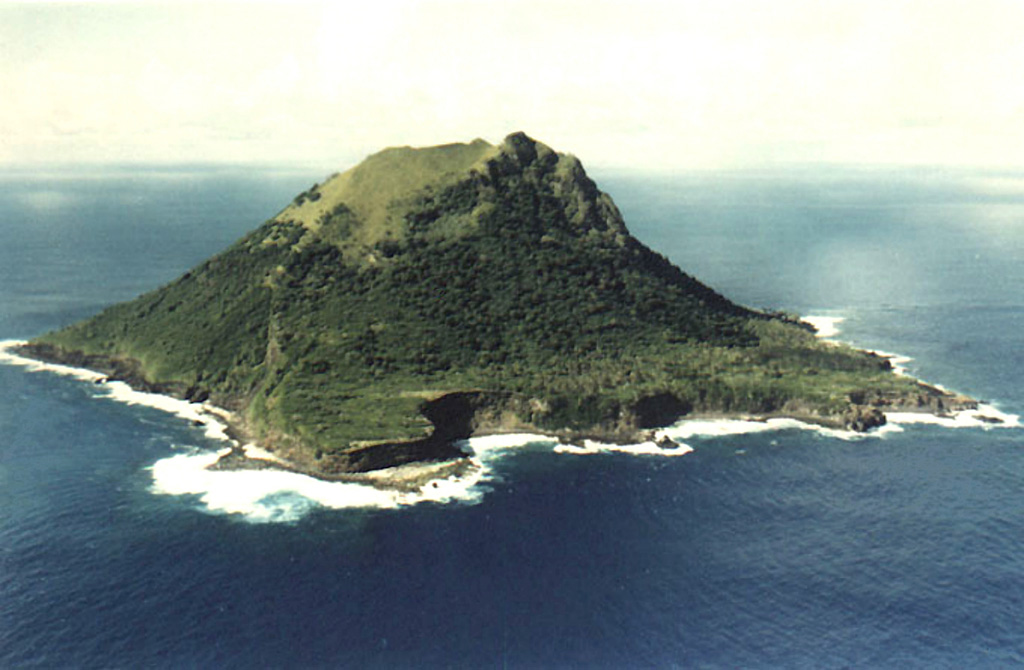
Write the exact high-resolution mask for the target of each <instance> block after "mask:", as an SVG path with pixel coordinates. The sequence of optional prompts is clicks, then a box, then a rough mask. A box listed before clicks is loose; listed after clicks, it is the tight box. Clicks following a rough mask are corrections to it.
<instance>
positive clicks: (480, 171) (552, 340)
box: [40, 137, 914, 468]
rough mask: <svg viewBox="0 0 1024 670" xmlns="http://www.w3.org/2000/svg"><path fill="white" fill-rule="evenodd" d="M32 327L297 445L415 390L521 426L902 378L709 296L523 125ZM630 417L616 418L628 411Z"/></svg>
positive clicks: (399, 421) (805, 403) (846, 393)
mask: <svg viewBox="0 0 1024 670" xmlns="http://www.w3.org/2000/svg"><path fill="white" fill-rule="evenodd" d="M40 341H42V342H46V343H49V344H54V345H57V346H60V347H62V348H64V349H66V350H79V351H85V352H89V353H99V354H105V355H109V356H119V357H127V358H132V359H136V360H138V361H140V362H141V364H142V369H143V371H144V372H145V374H146V376H147V378H148V379H149V380H150V381H153V382H157V383H164V384H171V385H172V386H174V387H176V388H177V389H178V390H179V391H184V390H185V389H188V388H197V389H200V390H204V391H208V392H210V393H211V395H212V397H213V398H214V400H216V401H218V402H220V403H222V404H225V405H227V406H230V407H234V408H237V409H243V410H244V412H245V414H246V416H247V418H248V420H249V422H250V425H251V426H252V427H253V429H254V430H255V431H256V432H257V433H260V434H262V435H263V436H264V437H265V438H266V439H268V440H269V441H270V442H272V443H275V444H277V446H278V447H279V448H281V449H282V450H283V451H284V452H285V453H290V454H291V455H292V456H293V457H294V458H296V459H297V460H304V459H305V460H309V459H311V458H313V457H314V456H315V457H316V458H320V457H322V456H327V457H328V458H327V460H328V461H330V457H331V456H332V455H337V456H339V457H340V460H339V461H338V462H337V463H336V467H339V468H344V467H345V465H344V463H345V461H344V456H343V455H344V454H345V453H346V452H348V451H350V450H352V449H353V448H355V447H358V446H359V445H361V444H364V443H367V442H375V441H382V440H395V439H409V438H414V437H419V436H423V435H425V434H426V433H427V432H428V430H429V428H430V425H429V423H428V422H427V421H426V420H425V419H424V418H423V416H422V415H421V413H420V411H419V410H420V408H421V406H422V404H423V402H424V400H427V399H432V398H436V397H438V396H441V395H443V394H444V393H447V392H451V391H457V390H484V391H494V392H498V391H500V392H502V393H511V394H513V395H514V396H516V397H520V398H523V399H530V400H532V401H533V402H524V403H520V404H519V405H517V407H518V409H517V410H516V411H517V412H518V414H519V416H518V417H517V418H518V419H519V420H520V421H522V422H527V423H530V424H532V425H535V426H537V427H539V428H548V429H555V428H560V427H571V428H576V429H580V430H587V429H592V428H595V427H598V426H601V427H603V428H605V429H608V428H609V427H612V426H614V425H616V424H620V425H627V427H630V426H631V427H635V425H636V423H637V421H636V419H635V417H632V414H631V413H632V412H633V410H634V409H635V408H637V407H638V406H641V405H642V403H643V402H644V399H645V398H650V397H657V396H665V395H666V394H668V395H671V396H672V397H673V398H674V399H675V402H676V404H677V406H678V408H682V409H696V410H715V411H748V412H772V411H784V410H787V409H789V410H791V411H796V410H799V411H801V412H805V411H816V412H820V413H822V414H826V415H829V414H836V413H839V412H842V411H843V410H844V409H846V408H848V407H849V405H850V396H851V394H856V393H861V392H866V391H874V392H876V393H883V394H887V395H893V396H897V395H900V394H907V393H911V392H913V391H914V383H913V382H912V381H909V380H905V379H901V378H898V377H895V376H894V375H892V374H890V373H888V372H887V371H886V370H885V368H884V366H883V365H882V364H881V362H880V361H879V360H878V359H877V358H875V357H872V356H868V355H866V354H864V353H862V352H857V351H854V350H852V349H849V348H845V347H835V346H831V345H826V344H823V343H820V342H818V341H817V340H815V338H814V337H813V335H812V334H811V333H809V332H808V331H806V330H805V329H803V328H801V327H798V326H796V325H794V324H792V323H787V322H785V321H783V320H779V319H773V318H768V317H766V316H764V315H760V314H756V313H753V312H749V311H748V310H745V309H743V308H741V307H738V306H736V305H734V304H733V303H731V302H729V301H727V300H725V299H724V298H722V297H721V296H719V295H717V294H716V293H714V292H713V291H711V290H710V289H708V288H707V287H705V286H703V285H702V284H700V283H699V282H697V281H695V280H693V279H692V278H690V277H688V276H687V275H685V274H684V273H682V272H681V271H680V270H678V269H677V268H675V267H674V266H672V265H671V264H670V263H669V262H668V261H667V260H665V259H664V258H662V257H660V256H658V255H657V254H655V253H653V252H652V251H650V250H649V249H647V248H646V247H644V246H643V245H641V244H640V243H638V242H636V241H635V240H634V239H633V238H631V237H630V236H629V235H628V233H627V232H626V230H625V227H624V226H623V224H622V222H621V219H620V218H619V217H618V212H617V210H615V208H614V205H612V204H611V201H610V200H609V199H608V198H607V196H605V195H604V194H602V193H600V192H599V191H597V189H596V188H595V187H594V185H593V183H592V182H590V181H589V179H587V178H586V176H585V175H584V174H583V171H582V168H580V167H579V163H578V161H575V159H573V158H572V157H568V156H560V155H557V154H554V153H553V152H551V151H550V150H549V149H547V148H546V147H544V146H543V145H540V144H536V145H535V144H533V143H532V141H529V140H528V139H526V138H523V137H512V138H510V139H509V140H507V141H506V144H505V145H502V146H501V147H492V146H490V145H488V144H486V143H483V142H475V143H473V144H469V145H449V146H446V147H439V148H434V149H428V150H412V149H393V150H388V151H385V152H382V153H381V154H378V155H376V156H374V157H371V158H370V159H368V160H367V161H366V162H365V163H364V164H362V165H361V166H359V167H358V168H355V169H353V170H350V171H349V172H347V173H345V174H343V175H339V176H336V177H334V178H332V179H331V180H329V181H328V182H326V183H325V184H324V185H323V186H320V187H317V188H314V189H311V190H310V191H307V192H306V193H305V194H302V195H300V196H299V197H298V198H296V201H295V203H293V205H291V206H289V207H288V208H287V209H285V210H284V211H283V212H282V213H281V214H280V215H279V216H277V217H276V218H275V219H273V220H271V221H269V222H267V223H266V224H264V225H263V226H261V227H260V228H258V229H257V230H255V231H253V232H252V233H251V234H249V235H248V236H246V237H245V238H243V239H242V240H241V241H239V243H237V244H236V245H234V246H233V247H231V248H230V249H228V250H227V251H225V252H224V253H222V254H220V255H218V256H216V257H214V258H212V259H210V260H209V261H207V262H206V263H204V264H202V265H200V266H199V267H197V268H195V269H194V270H193V271H192V272H190V273H187V274H186V275H185V276H183V277H182V278H180V279H178V280H176V281H175V282H172V283H171V284H169V285H168V286H165V287H163V288H161V289H158V290H156V291H154V292H152V293H149V294H147V295H144V296H142V297H140V298H138V299H136V300H135V301H132V302H129V303H124V304H121V305H116V306H114V307H111V308H110V309H108V310H106V311H105V312H103V313H101V314H100V315H98V316H97V317H95V318H93V319H90V320H87V321H85V322H82V323H79V324H75V325H73V326H71V327H69V328H67V329H64V330H62V331H59V332H56V333H51V334H48V335H46V336H44V337H42V338H40ZM631 417H632V418H631Z"/></svg>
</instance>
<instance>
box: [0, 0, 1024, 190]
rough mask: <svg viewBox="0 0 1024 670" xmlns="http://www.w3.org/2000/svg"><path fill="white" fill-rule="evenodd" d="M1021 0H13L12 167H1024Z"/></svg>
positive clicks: (4, 91)
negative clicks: (557, 154) (408, 155)
mask: <svg viewBox="0 0 1024 670" xmlns="http://www.w3.org/2000/svg"><path fill="white" fill-rule="evenodd" d="M1022 35H1024V2H1020V1H1019V0H970V1H967V0H963V1H957V2H953V1H950V0H902V1H901V0H881V1H880V0H852V1H846V0H807V1H805V0H715V1H714V2H710V1H707V0H699V1H697V0H694V1H690V0H673V1H665V2H661V1H644V0H632V1H630V2H606V1H602V0H585V1H576V0H543V1H534V0H404V1H400V0H394V1H391V0H374V1H373V2H370V1H368V0H359V1H358V2H344V1H342V2H325V3H316V2H290V3H283V2H276V3H250V2H220V3H218V2H202V3H174V2H162V3H158V2H122V3H115V4H108V3H98V2H79V3H50V2H32V3H16V2H9V1H6V0H0V96H2V100H3V102H2V103H0V165H8V166H10V165H35V164H98V163H161V164H163V163H167V164H170V163H232V164H237V163H242V164H278V165H282V166H297V167H298V166H307V167H309V166H317V167H320V166H323V167H324V168H332V169H341V168H344V167H347V166H348V165H349V164H351V163H353V162H355V161H357V160H359V159H361V158H362V157H363V156H365V155H367V154H369V153H372V152H374V151H377V150H379V149H381V148H384V147H387V146H401V145H412V146H425V145H434V144H442V143H447V142H458V141H469V140H472V139H474V138H477V137H482V138H484V139H486V140H488V141H491V142H497V141H500V140H501V139H502V138H503V137H504V136H505V135H507V134H508V133H510V132H513V131H516V130H523V131H525V132H527V133H528V134H530V135H531V136H533V137H535V138H537V139H539V140H541V141H543V142H545V143H547V144H549V145H550V146H552V147H554V148H555V149H557V150H559V151H565V152H570V153H574V154H576V155H577V156H579V157H580V158H581V159H583V161H584V163H585V164H588V165H600V166H604V167H615V168H627V169H629V168H632V169H641V168H649V169H660V170H701V169H722V168H742V167H763V166H773V165H779V164H787V165H788V164H820V163H828V164H855V165H911V166H916V165H922V166H925V165H927V166H989V167H993V166H995V167H1020V166H1022V165H1024V77H1022V76H1021V74H1020V73H1021V70H1022V66H1024V38H1022Z"/></svg>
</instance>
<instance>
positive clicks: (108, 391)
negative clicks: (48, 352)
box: [0, 340, 231, 440]
mask: <svg viewBox="0 0 1024 670" xmlns="http://www.w3.org/2000/svg"><path fill="white" fill-rule="evenodd" d="M24 344H26V342H24V341H22V340H2V341H0V363H7V364H9V365H17V366H19V367H23V368H25V369H26V370H28V371H29V372H51V373H54V374H58V375H61V376H64V377H71V378H72V379H77V380H79V381H84V382H89V383H91V384H93V386H94V388H95V389H96V390H97V395H98V396H99V397H106V398H110V399H111V400H115V401H118V402H122V403H125V404H126V405H138V406H142V407H152V408H153V409H158V410H160V411H163V412H167V413H169V414H173V415H175V416H177V417H179V418H182V419H185V420H186V421H189V422H191V423H193V424H195V425H202V426H203V428H204V430H203V432H204V433H205V435H206V436H207V437H209V438H210V439H213V440H227V439H228V435H227V425H226V423H225V421H228V420H230V417H231V413H230V412H228V411H227V410H224V409H222V408H220V407H216V406H214V405H210V404H208V403H193V402H189V401H187V400H179V399H177V398H172V397H170V396H166V395H160V394H158V393H146V392H144V391H136V390H134V389H132V388H131V387H130V386H128V384H126V383H124V382H119V381H107V377H106V375H104V374H103V373H101V372H96V371H95V370H88V369H86V368H76V367H72V366H70V365H60V364H58V363H45V362H43V361H37V360H35V359H33V358H27V357H25V356H21V355H19V354H17V353H15V351H14V349H15V348H16V347H18V346H21V345H24Z"/></svg>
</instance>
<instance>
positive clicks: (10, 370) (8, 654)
mask: <svg viewBox="0 0 1024 670" xmlns="http://www.w3.org/2000/svg"><path fill="white" fill-rule="evenodd" d="M324 176H325V175H323V174H318V173H308V174H307V173H302V172H295V171H280V170H278V171H275V170H270V169H241V168H239V169H234V168H221V169H212V168H204V167H201V166H182V167H177V168H173V169H168V168H151V169H139V168H131V169H128V168H110V169H103V170H91V171H74V170H63V171H60V170H58V171H49V172H40V171H15V170H8V171H6V172H3V173H0V234H2V238H3V241H4V242H3V244H2V245H0V340H11V339H24V338H29V337H32V336H34V335H37V334H40V333H43V332H45V331H47V330H49V329H53V328H57V327H60V326H62V325H64V324H67V323H71V322H73V321H75V320H77V319H80V318H83V317H85V316H88V315H90V314H92V313H94V312H96V311H98V310H99V309H101V308H102V307H103V306H105V305H107V304H110V303H112V302H116V301H120V300H124V299H128V298H132V297H134V296H135V295H138V294H139V293H141V292H144V291H146V290H149V289H152V288H155V287H156V286H158V285H160V284H162V283H164V282H167V281H170V280H171V279H173V278H175V277H176V276H177V275H179V274H181V273H182V272H184V271H185V270H187V269H188V268H190V267H192V266H193V265H195V264H197V263H198V262H200V261H201V260H203V259H204V258H206V257H208V256H209V255H211V254H213V253H215V252H217V251H219V250H220V249H223V248H224V247H226V246H227V245H228V244H230V243H231V242H232V241H233V240H235V239H237V238H238V237H240V236H241V235H242V234H243V233H245V232H246V231H248V230H249V229H251V228H254V227H255V226H256V225H258V224H259V223H260V222H262V221H263V220H265V219H267V218H269V217H271V216H273V215H274V214H275V213H276V212H277V211H278V210H279V209H281V208H283V207H284V205H285V204H287V203H288V202H289V201H290V199H291V198H292V197H293V196H294V195H295V194H296V193H298V192H299V191H302V190H304V189H305V188H307V187H308V186H309V185H310V184H312V183H313V182H314V181H317V180H319V179H321V178H322V177H324ZM592 176H594V177H595V178H596V179H597V181H598V183H599V185H600V186H601V187H602V188H603V189H604V190H606V191H608V192H609V193H610V194H611V195H612V196H613V197H614V198H615V200H616V202H617V203H618V205H619V207H620V209H621V210H622V211H623V213H624V215H625V217H626V221H627V224H628V225H629V226H630V228H631V230H632V231H633V233H634V234H635V235H636V236H637V237H639V238H640V239H641V240H642V241H644V242H646V243H647V244H648V245H650V246H651V247H653V248H654V249H656V250H658V251H660V252H661V253H664V254H665V255H667V256H668V257H669V258H671V259H672V260H673V261H674V262H676V263H677V264H679V265H680V266H681V267H683V268H684V269H685V270H687V271H688V272H689V273H691V274H693V275H694V276H696V277H698V278H700V279H701V280H703V281H705V282H706V283H708V284H710V285H711V286H713V287H715V288H716V289H718V290H719V291H720V292H722V293H724V294H725V295H727V296H729V297H730V298H733V299H735V300H737V301H739V302H742V303H744V304H747V305H750V306H754V307H763V308H770V309H779V310H784V311H787V312H792V313H797V314H803V315H816V316H819V317H824V318H825V319H826V321H823V322H826V323H827V322H829V321H828V319H831V321H830V322H831V323H834V324H835V325H836V328H837V330H838V332H837V333H836V334H835V335H834V337H835V338H837V339H840V340H844V341H848V342H852V343H854V344H856V345H858V346H862V347H865V348H870V349H875V350H880V351H885V352H894V353H898V354H900V355H902V356H905V357H907V358H908V359H909V360H907V361H905V362H903V366H904V367H906V369H907V371H908V372H909V373H910V374H913V375H915V376H917V377H920V378H922V379H925V380H927V381H930V382H934V383H938V384H941V385H943V386H945V387H947V388H950V389H954V390H957V391H960V392H963V393H967V394H970V395H973V396H974V397H977V398H981V399H984V400H985V401H986V402H988V403H990V404H991V405H993V406H994V407H996V408H998V409H999V410H1000V411H1002V412H1005V413H1006V414H1007V415H1015V414H1020V413H1022V412H1024V390H1022V388H1021V384H1020V383H1019V381H1018V380H1020V379H1021V378H1022V377H1024V298H1022V294H1021V287H1022V286H1024V262H1022V260H1024V258H1022V256H1024V175H1022V174H1016V173H1011V172H995V171H966V170H963V171H939V170H932V171H922V170H916V171H910V170H902V169H889V168H878V169H864V168H856V169H855V168H841V167H831V168H820V169H814V170H811V169H807V168H793V169H777V170H772V171H763V172H761V171H746V172H730V173H714V174H710V173H686V172H684V173H679V174H665V173H661V174H638V173H625V172H608V173H602V172H600V171H594V172H593V173H592ZM901 360H902V359H901ZM109 393H110V391H109V389H107V388H105V387H100V386H97V385H95V384H92V383H90V382H89V381H83V380H80V379H75V378H73V377H69V376H65V375H60V374H55V373H52V372H46V371H32V370H30V369H27V368H25V367H23V366H19V365H13V364H10V362H6V363H0V667H3V668H183V667H201V668H252V667H289V668H292V667H294V668H337V667H359V668H366V667H382V668H395V667H413V668H437V667H457V668H489V667H495V668H563V667H578V668H584V667H585V668H646V667H666V668H671V667H679V668H740V667H743V668H895V667H899V668H1002V667H1009V666H1019V665H1021V664H1022V663H1024V623H1022V622H1021V612H1024V513H1022V512H1024V503H1022V500H1024V450H1022V448H1021V447H1022V446H1024V432H1022V431H1021V429H1020V428H1018V427H983V426H980V425H978V424H977V423H974V424H970V425H967V426H966V427H959V428H952V427H948V426H944V425H930V424H920V425H903V426H899V427H897V428H896V429H891V430H887V431H884V432H883V433H882V434H880V435H874V436H870V437H864V438H861V439H848V436H836V435H829V434H826V433H823V432H821V431H814V430H806V429H802V428H800V427H795V426H782V427H780V428H779V429H778V430H772V431H762V432H757V433H742V432H740V431H738V430H733V428H734V427H730V426H718V427H712V428H709V429H707V430H691V431H689V432H687V433H686V434H687V437H686V438H685V440H684V441H685V443H686V444H687V445H688V447H689V448H690V449H692V450H685V451H687V453H677V454H674V455H673V456H672V457H666V456H663V455H650V454H643V453H618V452H606V451H601V450H599V449H590V450H587V452H586V453H583V452H581V451H573V450H565V449H555V448H553V445H551V444H546V443H543V442H537V443H532V444H528V445H525V446H521V447H518V448H508V449H507V448H502V447H501V446H500V445H497V446H495V445H490V446H488V445H480V446H479V447H478V456H479V457H480V458H481V459H483V460H484V461H485V462H486V465H487V476H486V477H484V478H483V479H481V480H480V481H477V482H470V483H469V484H467V485H466V486H463V487H462V488H461V489H459V490H455V491H450V492H447V493H445V494H444V495H435V496H433V498H432V499H427V498H429V496H428V497H421V498H418V499H401V500H399V499H394V498H388V499H378V498H373V499H370V500H364V501H362V502H359V501H358V500H357V499H356V498H354V497H353V496H352V495H350V492H348V493H339V494H336V493H330V492H329V493H324V494H323V495H321V496H319V497H318V496H317V495H313V494H310V495H312V497H306V496H303V495H300V493H297V492H296V490H300V492H301V488H302V487H301V486H299V485H294V482H292V483H287V482H286V483H281V482H277V484H273V483H267V482H265V481H264V482H251V481H250V482H237V483H238V486H237V487H236V488H235V489H234V490H225V489H226V488H227V489H231V486H228V485H227V484H230V482H227V484H226V483H225V482H224V481H214V482H206V483H196V476H197V474H196V472H197V471H196V469H195V468H191V467H188V468H183V469H181V468H179V469H177V470H175V468H174V467H172V466H175V465H182V466H183V465H187V464H192V465H194V464H195V463H196V462H198V461H199V460H201V459H202V458H205V457H207V456H208V455H209V454H210V453H212V452H214V451H215V450H217V449H220V448H222V447H223V443H222V442H221V441H219V440H218V439H217V438H216V435H212V434H209V433H211V431H210V430H208V429H209V428H210V427H209V426H207V427H196V426H193V425H192V423H191V422H190V421H187V420H183V419H182V418H180V417H178V416H175V415H174V414H172V413H168V412H165V411H161V410H159V409H156V408H153V407H147V406H145V405H140V404H129V403H127V402H121V401H117V400H116V399H113V398H111V397H110V395H109ZM968 423H970V422H968ZM713 433H717V434H713ZM680 451H684V450H680ZM168 473H170V474H168ZM164 475H167V477H164ZM176 475H177V476H178V478H177V479H175V476H176ZM162 477H164V478H163V479H161V478H162ZM182 478H184V479H182ZM189 478H191V479H189ZM185 480H187V481H185ZM274 486H277V489H276V490H275V489H274ZM176 487H177V488H176ZM190 487H191V488H190ZM204 487H205V488H204ZM185 491H191V492H185ZM332 496H333V497H332ZM339 499H340V500H341V501H340V502H338V500H339ZM332 501H334V503H332ZM335 503H336V504H335Z"/></svg>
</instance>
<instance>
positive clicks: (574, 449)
mask: <svg viewBox="0 0 1024 670" xmlns="http://www.w3.org/2000/svg"><path fill="white" fill-rule="evenodd" d="M692 451H693V447H691V446H689V445H687V444H682V443H679V442H677V443H676V445H675V446H673V447H662V446H660V445H658V444H657V443H655V442H641V443H640V444H608V443H605V442H596V441H594V440H583V444H582V445H575V444H560V445H558V446H557V447H555V453H558V454H573V455H576V456H588V455H593V454H611V453H617V454H632V455H634V456H668V457H671V456H685V455H686V454H689V453H690V452H692Z"/></svg>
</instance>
